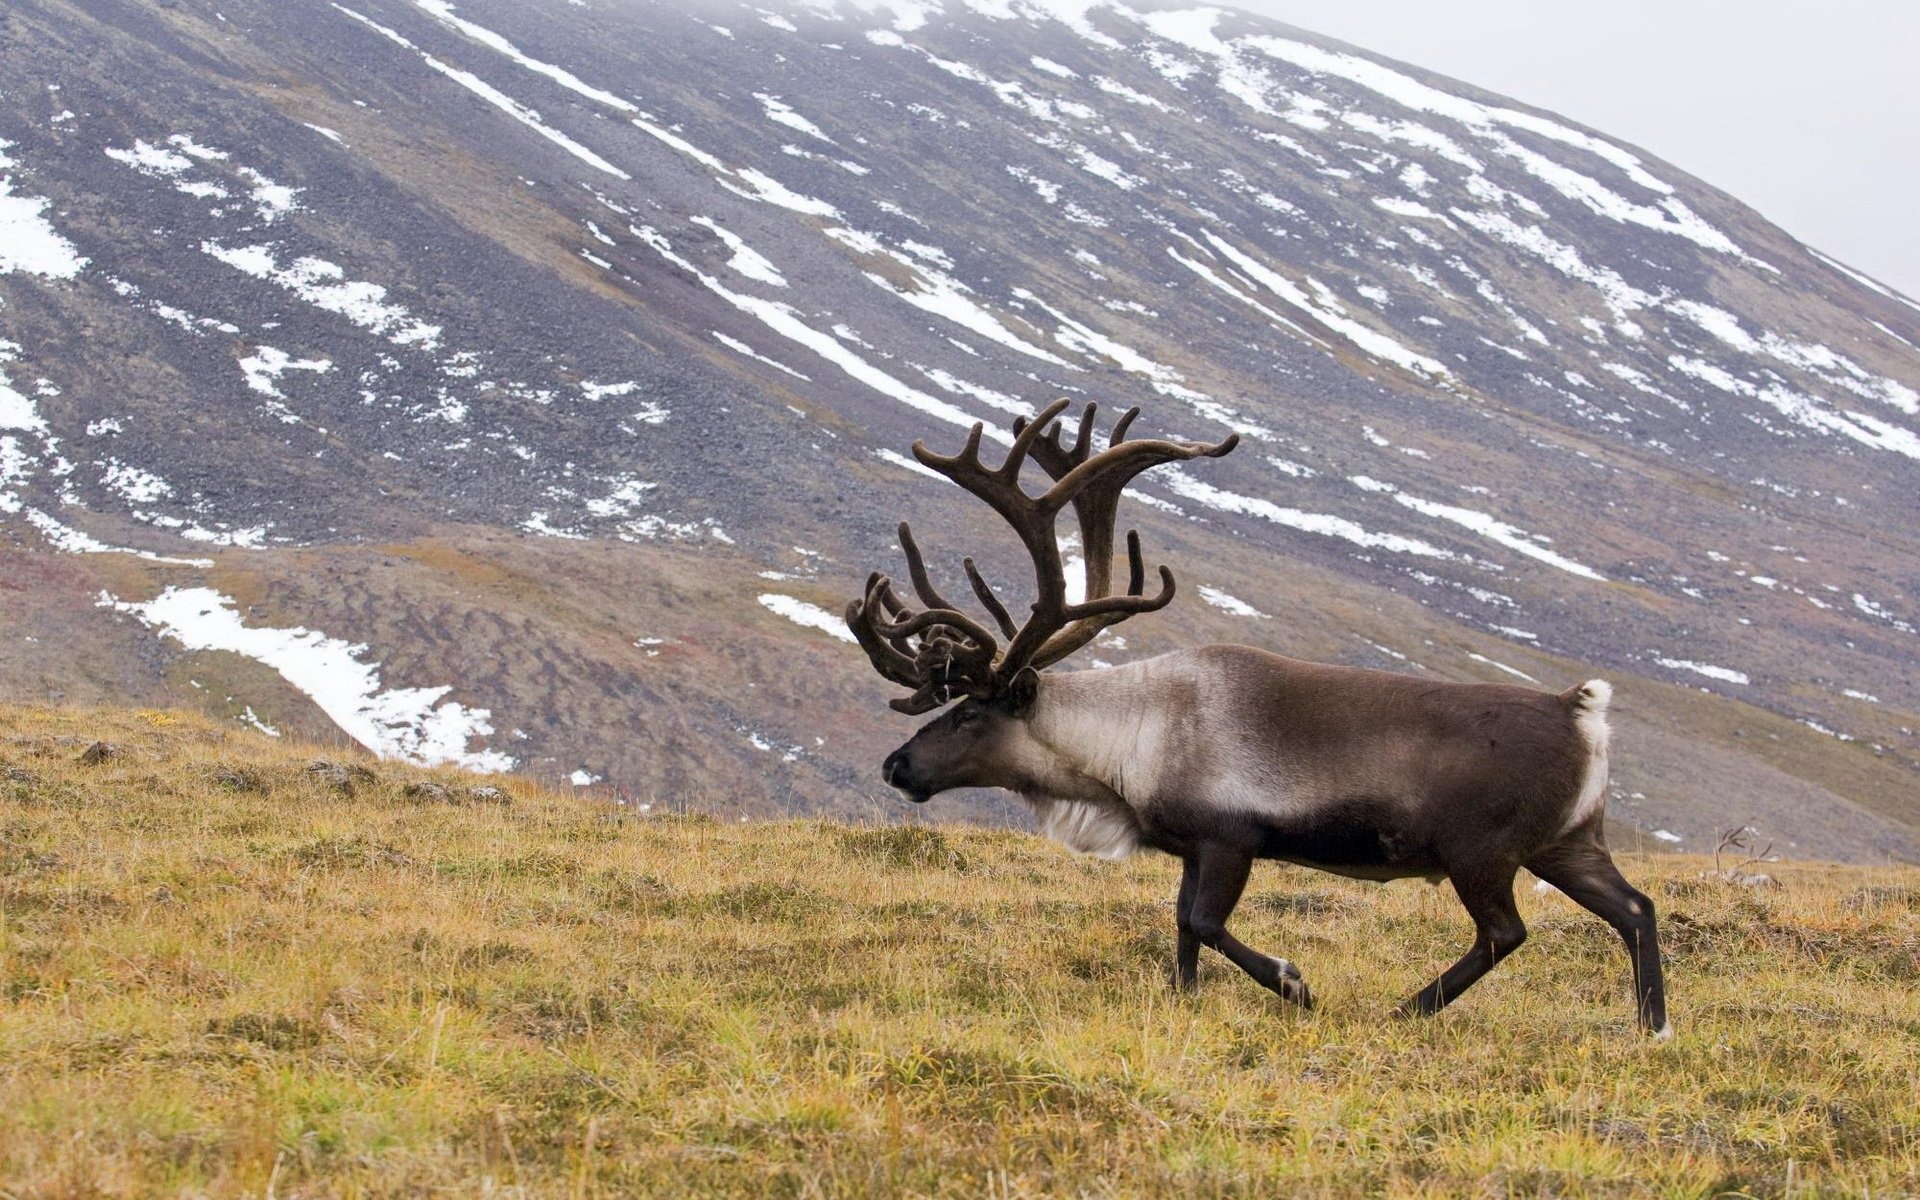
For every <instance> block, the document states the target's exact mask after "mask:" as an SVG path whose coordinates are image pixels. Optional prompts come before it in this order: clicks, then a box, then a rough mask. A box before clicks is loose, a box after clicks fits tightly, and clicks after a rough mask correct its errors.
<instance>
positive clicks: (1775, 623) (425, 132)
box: [0, 0, 1920, 859]
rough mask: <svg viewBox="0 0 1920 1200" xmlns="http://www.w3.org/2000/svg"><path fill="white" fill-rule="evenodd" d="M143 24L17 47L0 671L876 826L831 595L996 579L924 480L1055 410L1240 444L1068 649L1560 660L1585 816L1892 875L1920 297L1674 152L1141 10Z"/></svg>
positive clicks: (952, 7)
mask: <svg viewBox="0 0 1920 1200" xmlns="http://www.w3.org/2000/svg"><path fill="white" fill-rule="evenodd" d="M134 7H135V8H137V9H138V11H134V9H130V8H128V7H127V6H114V5H107V4H104V3H102V2H101V0H12V2H11V3H10V4H9V5H8V7H7V9H6V11H5V14H4V16H0V29H3V30H4V33H0V36H3V37H4V38H5V39H6V40H5V44H4V51H3V52H0V59H4V62H5V64H6V68H7V69H6V72H5V80H6V90H7V97H8V100H7V103H6V104H5V105H4V106H0V179H3V180H4V181H5V182H4V184H0V197H4V198H5V201H4V203H5V210H4V211H5V212H6V213H8V214H11V215H9V216H8V217H7V218H6V220H7V221H8V222H10V223H8V224H6V225H4V226H0V629H4V630H7V631H8V632H9V636H8V637H6V638H3V639H0V697H7V698H14V699H32V700H45V699H48V698H50V697H54V696H59V697H64V698H66V699H67V700H69V701H70V702H73V703H139V704H154V705H158V704H181V703H193V704H197V705H200V706H201V707H203V708H204V709H206V710H207V711H208V712H211V713H213V714H215V715H217V716H220V717H221V718H223V719H228V720H231V721H232V722H234V723H235V724H236V725H237V726H244V727H247V728H255V729H264V730H267V731H269V732H275V733H279V732H284V733H287V734H290V735H300V736H309V737H316V738H330V739H338V738H339V737H341V736H342V734H344V735H345V736H347V737H350V738H351V739H352V740H353V741H354V742H355V743H357V744H359V745H361V746H364V747H366V748H368V749H370V750H372V751H374V752H376V753H379V754H382V755H385V756H387V757H390V758H397V759H402V760H405V761H408V762H411V763H416V764H422V765H439V764H455V765H464V766H468V767H473V768H477V769H480V770H485V771H508V770H518V771H525V772H529V773H531V774H533V775H536V776H538V777H541V778H547V779H556V778H558V779H564V778H569V777H571V778H575V779H589V780H594V781H596V782H602V783H604V785H605V786H606V787H607V788H608V789H609V790H610V791H612V792H613V793H614V794H615V795H616V796H618V797H620V798H622V799H624V800H628V801H630V802H631V803H633V804H634V805H636V806H639V805H646V804H652V803H656V802H658V801H659V800H660V798H662V797H668V796H671V797H674V801H673V802H674V803H675V804H680V803H682V802H683V801H682V798H686V799H685V800H684V803H686V804H689V805H691V806H693V807H695V808H702V807H711V808H728V809H734V810H738V811H739V812H740V813H742V814H757V815H774V814H779V813H790V812H832V813H837V814H841V815H857V816H868V815H871V814H873V813H875V812H878V811H885V809H884V807H883V806H885V805H888V804H891V803H892V802H893V801H892V800H891V798H890V797H889V796H888V794H887V792H886V789H885V788H884V785H883V784H882V783H881V781H880V780H879V779H878V764H879V762H880V761H881V759H882V758H883V757H884V755H885V754H886V753H887V751H888V750H890V749H891V748H892V747H893V746H894V745H896V744H897V743H898V742H899V741H900V740H902V738H903V737H904V736H905V734H906V733H907V731H908V726H907V723H906V722H904V721H902V720H900V719H899V718H897V717H896V716H895V715H894V714H891V713H890V712H889V711H888V710H887V709H886V707H885V700H886V698H887V696H888V695H889V691H888V689H887V688H886V686H885V685H884V684H883V683H882V681H880V680H878V679H876V678H873V677H872V675H871V672H870V671H869V670H868V668H867V665H866V662H865V659H864V656H862V655H861V654H860V653H859V652H858V650H857V649H856V648H855V647H854V646H852V645H851V644H849V643H848V642H847V641H846V640H844V638H843V636H842V635H843V634H844V632H845V631H844V629H843V628H842V626H841V625H840V623H839V619H838V617H837V615H836V614H838V613H839V612H840V611H841V610H842V607H843V606H844V604H845V603H846V601H847V599H849V598H850V597H852V596H853V595H854V594H856V593H857V592H858V591H859V589H860V583H861V581H862V580H863V579H864V578H865V577H866V574H867V572H868V571H869V570H870V569H873V568H875V567H883V568H888V569H893V570H895V571H896V573H897V567H898V563H899V551H898V549H897V547H896V546H895V544H894V530H895V528H896V526H897V524H898V522H899V521H900V520H902V519H903V518H904V519H909V520H912V521H913V522H915V528H916V529H922V530H925V531H927V533H926V541H927V544H928V551H929V566H930V567H931V568H932V569H933V570H934V571H935V573H936V574H937V575H939V576H940V577H941V578H943V579H944V580H945V581H946V582H945V583H943V584H942V585H941V586H943V587H947V588H948V590H949V591H959V592H964V590H965V589H963V588H956V587H955V586H954V585H955V584H957V582H958V581H959V579H960V577H961V576H960V567H959V562H960V559H961V557H962V556H963V555H972V556H974V557H975V558H976V559H977V560H978V562H979V564H980V566H981V569H982V570H983V571H985V572H986V573H987V574H988V575H990V576H992V577H993V578H995V579H996V580H1005V581H1009V582H1010V583H1011V584H1017V583H1018V582H1019V581H1020V580H1022V579H1024V578H1025V576H1026V573H1027V567H1026V564H1025V562H1024V560H1023V559H1022V557H1021V555H1020V553H1019V550H1018V548H1017V547H1014V546H1012V545H1010V544H1006V543H1005V541H1004V540H997V539H996V537H995V536H994V532H993V530H992V528H991V527H990V525H989V523H988V522H986V521H984V520H982V519H981V514H977V513H973V512H969V511H967V510H966V508H965V506H964V505H962V504H960V503H958V501H957V500H956V497H955V494H954V490H953V489H952V488H951V487H949V486H947V485H946V484H944V483H943V482H941V481H939V480H936V479H931V478H928V477H927V476H926V475H925V474H923V473H921V472H919V471H917V470H916V468H917V466H918V464H917V463H915V462H914V461H913V460H912V459H911V457H910V456H909V455H908V453H907V451H908V448H909V447H910V446H911V445H912V444H913V443H914V442H915V441H916V440H919V439H925V440H926V441H927V442H928V444H929V446H931V447H932V448H933V449H935V450H940V451H951V450H953V449H956V448H957V447H958V445H959V444H960V442H961V441H962V440H963V439H964V438H965V436H966V431H967V429H968V428H969V427H970V426H971V425H972V424H973V423H975V422H976V421H984V422H986V423H987V424H988V425H990V426H993V427H995V428H997V429H1003V428H1004V427H1005V425H1006V423H1007V422H1008V420H1009V419H1010V418H1011V417H1012V415H1014V414H1015V413H1017V412H1031V411H1034V410H1036V409H1037V408H1039V407H1041V406H1044V405H1045V404H1046V403H1048V402H1049V401H1051V400H1052V399H1054V398H1056V397H1058V396H1068V397H1071V398H1073V399H1074V400H1075V401H1076V407H1077V404H1078V402H1081V401H1097V402H1099V403H1100V404H1102V405H1103V406H1110V407H1111V408H1113V409H1115V410H1123V409H1125V408H1127V407H1129V406H1132V405H1135V404H1138V405H1141V406H1143V407H1144V409H1145V412H1144V414H1143V416H1142V417H1141V419H1140V421H1139V423H1138V425H1137V428H1138V430H1139V431H1140V432H1141V433H1142V434H1148V435H1152V436H1177V437H1183V438H1192V439H1196V440H1206V441H1216V440H1218V439H1220V438H1222V437H1224V436H1225V435H1226V434H1228V433H1229V432H1235V433H1238V434H1240V436H1241V439H1242V445H1241V448H1240V449H1239V450H1238V451H1236V452H1235V453H1234V454H1232V455H1231V456H1229V457H1227V458H1225V459H1222V460H1220V461H1218V462H1214V463H1210V464H1208V466H1207V469H1206V470H1205V471H1204V472H1201V471H1199V470H1197V469H1195V470H1190V469H1188V468H1185V467H1176V468H1161V469H1157V470H1156V471H1154V472H1152V473H1149V474H1147V475H1145V476H1143V477H1142V478H1141V480H1140V481H1139V483H1138V484H1137V486H1136V487H1135V488H1134V489H1133V491H1132V493H1131V498H1130V499H1129V500H1128V501H1127V502H1126V508H1127V511H1126V512H1124V513H1123V514H1122V519H1123V521H1125V522H1126V523H1127V524H1129V525H1137V526H1138V527H1139V528H1140V530H1141V532H1142V534H1143V536H1144V538H1145V540H1146V543H1147V544H1148V545H1149V546H1152V547H1156V548H1158V549H1157V550H1156V553H1159V554H1162V555H1164V557H1165V559H1166V560H1167V561H1168V562H1169V563H1170V564H1171V565H1172V566H1173V568H1174V569H1175V571H1176V572H1178V573H1179V574H1180V576H1181V582H1182V592H1181V599H1180V600H1179V601H1178V602H1177V603H1176V605H1175V606H1174V608H1173V609H1171V610H1169V611H1168V612H1166V613H1163V614H1160V615H1157V616H1155V617H1152V618H1147V619H1143V620H1141V621H1139V622H1136V623H1134V624H1129V625H1128V626H1126V627H1125V628H1124V630H1121V631H1116V632H1115V634H1114V635H1112V636H1109V637H1107V638H1103V639H1102V640H1101V641H1100V642H1099V643H1097V644H1095V645H1093V646H1090V647H1088V649H1087V650H1086V651H1085V652H1083V654H1082V655H1081V656H1080V657H1081V660H1082V662H1081V664H1079V665H1083V666H1088V667H1091V666H1095V665H1097V664H1099V663H1104V664H1119V663H1123V662H1126V661H1128V660H1130V659H1134V658H1138V657H1142V656H1145V655H1149V654H1154V653H1159V652H1162V651H1165V650H1169V649H1173V648H1176V647H1181V646H1191V645H1196V644H1201V643H1205V642H1209V641H1235V642H1246V643H1251V644H1254V645H1259V646H1261V647H1264V648H1267V649H1271V650H1275V651H1278V652H1281V653H1286V654H1290V655H1294V656H1296V657H1302V658H1311V659H1317V660H1323V661H1336V662H1344V663H1348V664H1352V665H1360V666H1371V667H1379V668H1385V669H1391V670H1397V671H1407V672H1414V673H1425V674H1431V675H1432V676H1434V677H1436V678H1448V679H1477V680H1483V681H1488V682H1517V683H1525V684H1529V685H1533V684H1538V685H1540V686H1544V687H1549V688H1553V689H1555V690H1558V689H1561V688H1564V687H1567V686H1570V685H1572V684H1575V683H1578V682H1580V681H1581V680H1583V679H1587V678H1591V677H1594V676H1604V677H1606V678H1608V679H1610V680H1611V681H1613V683H1614V684H1615V686H1616V688H1617V689H1618V700H1617V701H1616V703H1615V705H1614V709H1613V713H1614V719H1615V723H1616V735H1617V736H1616V743H1615V753H1614V756H1613V780H1614V785H1615V794H1614V796H1613V798H1612V801H1613V802H1612V805H1611V809H1610V811H1611V814H1612V816H1613V818H1614V820H1615V822H1616V825H1617V827H1618V828H1617V832H1618V833H1619V834H1620V835H1621V836H1623V837H1630V838H1637V839H1639V840H1640V841H1642V842H1643V843H1645V844H1650V845H1677V846H1679V847H1680V848H1682V849H1693V850H1701V851H1705V850H1710V849H1711V848H1712V846H1713V839H1714V838H1715V836H1716V835H1717V832H1718V831H1719V830H1722V829H1725V828H1727V827H1728V826H1730V825H1734V824H1740V823H1752V824H1755V825H1757V826H1759V827H1761V828H1763V829H1764V830H1765V831H1766V833H1767V835H1768V836H1770V837H1773V838H1775V839H1776V840H1777V841H1778V843H1779V847H1780V850H1781V852H1782V853H1784V854H1789V855H1818V856H1825V857H1835V858H1859V859H1879V858H1883V857H1886V856H1889V855H1891V856H1894V857H1898V858H1911V857H1915V856H1920V840H1916V832H1915V831H1916V829H1920V788H1917V787H1916V786H1915V781H1916V776H1917V775H1920V735H1917V734H1916V733H1915V730H1916V729H1920V686H1917V685H1916V667H1920V599H1916V596H1915V594H1914V587H1915V582H1914V581H1915V579H1916V571H1915V563H1916V562H1917V561H1920V543H1917V542H1916V538H1915V535H1914V534H1913V532H1912V531H1913V530H1916V529H1920V353H1916V352H1915V350H1914V346H1916V345H1920V307H1917V306H1916V305H1915V304H1914V303H1913V302H1911V301H1910V300H1909V299H1907V298H1905V297H1902V296H1900V295H1898V294H1897V293H1895V292H1894V291H1892V290H1891V289H1888V288H1885V287H1882V286H1881V285H1879V284H1877V283H1876V282H1874V281H1873V280H1871V279H1868V278H1866V277H1864V276H1862V275H1860V274H1859V273H1857V272H1855V271H1853V270H1851V269H1850V268H1847V267H1845V266H1843V265H1841V264H1838V263H1835V262H1832V261H1831V260H1829V259H1827V258H1825V257H1823V256H1822V255H1820V254H1819V253H1818V252H1817V251H1815V250H1813V249H1811V248H1809V247H1806V246H1803V245H1801V244H1800V243H1799V242H1797V241H1796V240H1794V239H1793V238H1792V237H1790V236H1789V235H1787V234H1786V233H1785V232H1783V231H1782V230H1780V229H1778V228H1776V227H1774V226H1773V225H1771V224H1769V223H1768V222H1767V221H1766V220H1765V219H1764V218H1763V217H1762V216H1761V215H1760V214H1758V213H1755V212H1754V211H1752V210H1751V209H1749V208H1747V207H1745V206H1743V205H1741V204H1740V203H1739V202H1738V201H1736V200H1735V199H1733V198H1731V197H1729V196H1727V195H1725V194H1724V193H1721V192H1719V191H1717V190H1716V189H1714V188H1712V187H1710V186H1708V185H1707V184H1705V183H1703V182H1701V181H1699V180H1697V179H1694V178H1692V177H1690V176H1688V175H1687V174H1686V173H1685V172H1684V171H1683V170H1681V169H1680V168H1679V167H1677V166H1674V165H1671V164H1667V163H1663V162H1660V161H1659V160H1657V159H1655V158H1653V157H1652V156H1651V155H1649V154H1647V153H1645V152H1643V151H1640V150H1637V149H1635V148H1634V147H1632V146H1629V145H1626V144H1624V143H1622V142H1620V141H1618V140H1616V139H1612V138H1609V137H1607V136H1606V135H1605V134H1604V132H1601V131H1595V130H1590V129H1585V128H1582V127H1579V126H1577V125H1575V124H1573V123H1572V122H1569V121H1566V120H1563V119H1561V118H1558V117H1556V116H1554V115H1553V114H1550V113H1545V112H1541V111H1539V110H1535V109H1531V108H1528V107H1526V106H1525V105H1524V104H1523V103H1521V102H1519V101H1516V100H1509V99H1505V98H1502V97H1498V96H1494V95H1490V94H1488V93H1486V92H1484V91H1481V90H1479V89H1477V88H1474V87H1472V86H1470V85H1469V84H1466V83H1461V82H1458V81H1454V80H1449V79H1445V78H1442V77H1440V76H1437V75H1434V74H1432V73H1430V72H1426V71H1423V70H1421V69H1419V68H1418V67H1417V66H1409V65H1406V64H1400V63H1394V62H1388V61H1385V60H1382V59H1378V58H1374V57H1372V56H1369V55H1367V54H1366V53H1365V52H1364V51H1360V50H1355V49H1353V48H1351V47H1347V46H1343V45H1339V44H1336V43H1332V42H1329V41H1327V40H1325V39H1322V38H1319V37H1316V36H1315V35H1313V34H1311V33H1307V32H1303V31H1301V30H1297V29H1292V28H1289V27H1286V26H1283V25H1279V24H1276V23H1273V22H1269V21H1264V20H1260V19H1257V18H1253V17H1250V16H1246V15H1243V14H1237V13H1233V12H1229V11H1225V10H1214V9H1205V8H1201V7H1198V6H1196V7H1195V8H1194V9H1192V10H1183V9H1180V8H1177V7H1175V6H1171V5H1168V4H1164V3H1148V2H1146V0H1138V2H1137V3H1136V2H1135V0H1095V2H1093V3H1090V4H1085V5H1068V6H1058V5H1040V4H1027V3H1013V4H991V5H989V4H980V3H968V2H965V0H928V2H926V3H919V4H915V5H912V6H894V5H870V4H864V3H853V2H852V0H844V2H834V0H821V2H817V3H809V4H807V5H804V6H795V10H794V11H791V12H784V11H783V12H774V11H772V10H769V9H766V8H765V6H762V5H759V4H757V3H750V2H749V0H711V2H710V3H704V4H700V5H687V4H681V3H669V2H667V0H628V2H624V3H621V4H618V5H592V6H580V5H572V4H566V3H563V2H561V0H542V2H540V3H519V2H510V0H463V2H462V3H460V4H459V5H457V6H447V5H425V4H419V3H412V2H410V0H363V2H355V3H342V4H337V5H335V4H265V5H256V6H253V7H252V8H250V9H249V10H248V12H247V14H246V15H245V17H244V19H237V18H235V17H234V16H233V14H231V13H227V14H218V13H215V12H214V11H213V9H211V8H209V7H207V6H205V5H173V6H153V5H148V6H144V7H141V6H134ZM906 7H911V8H912V9H913V12H912V13H907V12H905V8H906ZM1747 132H1748V133H1750V134H1751V135H1752V136H1755V137H1763V136H1764V135H1765V131H1764V130H1752V131H1747ZM1011 590H1014V591H1017V590H1018V588H1017V586H1016V587H1013V588H1012V589H1011ZM1022 602H1023V601H1020V600H1018V599H1016V600H1015V608H1016V610H1018V607H1019V605H1020V603H1022ZM1122 635H1123V636H1122ZM1734 731H1738V732H1737V733H1736V732H1734ZM362 770H363V769H362ZM353 771H354V769H352V768H348V767H342V766H338V765H337V764H332V765H329V767H328V768H326V769H325V770H323V771H320V772H317V774H319V775H321V776H322V777H323V778H324V779H325V780H326V781H327V784H328V786H332V787H336V788H340V789H342V790H347V789H350V788H352V787H353V786H355V785H356V781H358V782H360V783H362V784H364V783H365V782H366V781H365V780H364V779H362V778H361V777H360V776H356V775H355V774H354V773H353ZM431 802H434V803H441V802H445V801H440V800H437V799H434V800H431ZM490 802H497V801H490ZM939 811H940V812H942V813H945V814H949V815H958V816H967V817H972V818H975V819H984V820H1008V819H1020V817H1019V814H1018V813H1017V812H1016V810H1015V809H1014V808H1012V807H1010V806H1009V805H1007V804H1006V803H1005V801H1004V798H996V797H991V796H961V797H947V798H943V799H942V800H941V802H940V807H939ZM1663 835H1664V836H1663ZM1669 839H1677V841H1676V840H1669ZM1626 844H1633V843H1631V842H1629V843H1626Z"/></svg>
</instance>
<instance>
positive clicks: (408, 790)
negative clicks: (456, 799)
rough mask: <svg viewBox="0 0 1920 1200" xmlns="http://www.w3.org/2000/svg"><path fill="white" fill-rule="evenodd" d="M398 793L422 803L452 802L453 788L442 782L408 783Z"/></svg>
mask: <svg viewBox="0 0 1920 1200" xmlns="http://www.w3.org/2000/svg"><path fill="white" fill-rule="evenodd" d="M400 794H401V795H403V796H405V797H406V798H407V799H409V800H418V801H419V802H420V803H422V804H452V803H453V790H452V789H451V788H449V787H447V785H445V784H443V783H410V784H408V785H407V786H405V787H403V788H401V789H400Z"/></svg>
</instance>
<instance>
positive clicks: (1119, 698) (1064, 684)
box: [1018, 660, 1169, 807]
mask: <svg viewBox="0 0 1920 1200" xmlns="http://www.w3.org/2000/svg"><path fill="white" fill-rule="evenodd" d="M1154 665H1155V664H1154V663H1153V662H1152V661H1151V660H1149V661H1147V662H1138V663H1130V664H1127V665H1125V666H1119V667H1108V668H1102V669H1099V670H1091V671H1071V672H1053V671H1050V672H1047V673H1046V674H1044V675H1042V676H1041V677H1040V679H1041V684H1040V688H1039V690H1038V692H1037V694H1036V696H1035V698H1034V704H1033V715H1032V717H1031V718H1030V720H1029V723H1028V728H1029V729H1030V730H1031V732H1032V734H1033V737H1034V739H1035V740H1036V741H1038V742H1039V743H1041V744H1042V745H1043V746H1045V747H1046V748H1047V749H1048V750H1049V751H1050V752H1051V753H1050V754H1049V755H1048V756H1047V761H1048V768H1047V769H1046V770H1044V771H1035V772H1034V776H1035V777H1034V778H1033V780H1032V782H1031V786H1029V787H1022V788H1020V789H1018V790H1019V791H1020V792H1021V794H1022V795H1024V796H1026V797H1027V798H1028V799H1029V800H1036V799H1050V800H1063V801H1073V802H1081V803H1101V804H1114V803H1118V804H1122V805H1126V806H1128V807H1138V806H1139V805H1140V804H1142V803H1144V802H1145V801H1146V800H1147V799H1148V798H1149V797H1150V796H1151V795H1152V794H1153V792H1154V791H1155V790H1156V789H1157V787H1158V785H1159V780H1160V775H1161V769H1160V768H1161V764H1162V760H1163V753H1164V747H1165V743H1166V734H1167V728H1168V723H1169V714H1168V712H1167V705H1166V701H1165V697H1166V689H1165V688H1163V687H1156V686H1152V683H1151V676H1153V675H1155V674H1157V673H1158V672H1155V671H1154V670H1153V669H1152V668H1153V666H1154Z"/></svg>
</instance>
